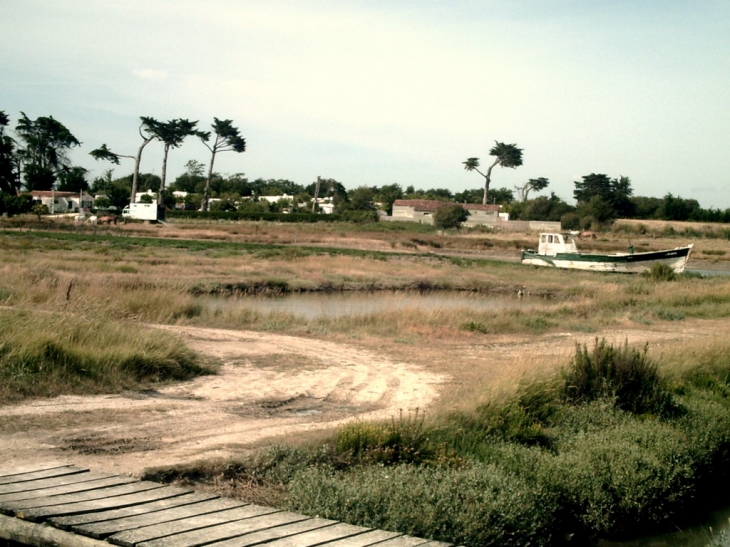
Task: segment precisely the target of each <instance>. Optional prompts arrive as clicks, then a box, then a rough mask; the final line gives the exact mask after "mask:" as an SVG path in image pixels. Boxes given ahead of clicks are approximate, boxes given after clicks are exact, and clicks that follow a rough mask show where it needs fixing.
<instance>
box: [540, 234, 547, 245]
mask: <svg viewBox="0 0 730 547" xmlns="http://www.w3.org/2000/svg"><path fill="white" fill-rule="evenodd" d="M546 241H547V236H546V235H545V234H542V236H541V237H540V242H541V243H545V242H546Z"/></svg>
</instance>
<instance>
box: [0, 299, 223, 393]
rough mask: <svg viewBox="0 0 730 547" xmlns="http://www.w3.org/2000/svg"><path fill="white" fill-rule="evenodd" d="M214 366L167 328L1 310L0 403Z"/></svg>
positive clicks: (129, 384) (133, 383) (113, 387)
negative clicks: (153, 328) (158, 328)
mask: <svg viewBox="0 0 730 547" xmlns="http://www.w3.org/2000/svg"><path fill="white" fill-rule="evenodd" d="M211 372H213V369H212V368H211V367H210V366H206V365H205V364H203V363H201V361H200V359H199V358H198V357H197V355H196V354H194V353H193V352H191V351H190V350H189V349H187V348H186V347H185V346H184V345H183V344H182V343H181V342H180V340H179V339H177V337H175V336H173V335H170V334H168V333H165V332H160V331H156V330H150V329H149V328H145V327H143V326H139V325H134V324H128V323H121V322H113V321H109V320H99V321H93V320H89V319H84V318H81V317H78V316H74V315H69V314H60V313H58V314H52V313H47V314H46V313H44V314H41V313H32V312H28V311H18V310H0V403H8V402H12V401H16V400H19V399H22V398H24V397H48V396H54V395H59V394H62V393H102V392H116V391H120V390H122V389H130V388H136V387H139V386H141V385H145V384H149V383H158V382H165V381H170V380H184V379H188V378H192V377H194V376H197V375H200V374H208V373H211Z"/></svg>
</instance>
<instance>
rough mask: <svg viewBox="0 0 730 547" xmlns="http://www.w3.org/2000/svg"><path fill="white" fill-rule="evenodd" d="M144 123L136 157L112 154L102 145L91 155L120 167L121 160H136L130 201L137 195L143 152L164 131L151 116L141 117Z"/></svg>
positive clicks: (140, 130) (140, 132)
mask: <svg viewBox="0 0 730 547" xmlns="http://www.w3.org/2000/svg"><path fill="white" fill-rule="evenodd" d="M139 119H140V120H141V121H142V123H141V124H140V126H139V136H140V137H142V144H141V146H140V147H139V149H138V150H137V155H136V156H129V155H124V154H117V153H115V152H112V151H111V150H110V149H109V148H108V147H107V145H106V144H102V145H101V146H100V147H99V148H97V149H96V150H92V151H91V152H89V154H90V155H91V156H92V157H93V158H94V159H96V160H106V161H110V162H112V163H114V164H116V165H119V158H130V159H133V160H134V173H133V174H132V189H131V191H130V195H131V198H130V201H134V198H135V196H136V194H137V179H138V177H139V165H140V163H141V162H142V151H143V150H144V147H145V146H147V145H148V144H149V143H151V142H152V141H153V140H155V139H156V138H157V134H158V133H160V132H161V131H162V125H163V124H161V123H160V122H158V121H157V120H156V119H154V118H150V117H149V116H140V118H139Z"/></svg>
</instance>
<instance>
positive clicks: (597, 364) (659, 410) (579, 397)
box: [563, 339, 673, 414]
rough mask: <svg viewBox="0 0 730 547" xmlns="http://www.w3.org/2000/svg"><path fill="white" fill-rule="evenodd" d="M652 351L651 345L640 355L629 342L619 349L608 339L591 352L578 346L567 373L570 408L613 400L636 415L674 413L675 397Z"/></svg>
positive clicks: (566, 393) (564, 394)
mask: <svg viewBox="0 0 730 547" xmlns="http://www.w3.org/2000/svg"><path fill="white" fill-rule="evenodd" d="M648 350H649V346H648V345H646V346H644V350H643V351H640V350H637V349H635V348H631V347H629V344H628V342H624V344H623V345H621V346H618V347H615V346H613V345H612V344H609V343H608V342H607V341H606V340H605V339H602V340H598V339H596V340H595V343H594V345H593V348H592V349H591V350H589V349H588V346H587V345H585V344H584V345H583V346H580V345H578V346H576V350H575V355H574V356H573V359H572V360H571V362H570V365H569V366H568V367H567V368H566V369H565V371H564V387H563V397H565V399H566V401H567V402H569V403H570V404H580V403H583V402H588V401H593V400H596V399H608V400H613V401H614V404H615V405H616V407H617V408H620V409H622V410H627V411H629V412H632V413H634V414H643V413H647V412H648V413H653V414H664V413H666V412H668V411H670V410H671V409H672V408H673V405H672V399H671V394H670V392H669V389H668V388H667V385H666V382H665V381H664V379H663V378H662V377H661V376H660V375H659V370H658V367H657V365H656V363H654V362H653V361H652V360H651V359H650V358H649V356H648Z"/></svg>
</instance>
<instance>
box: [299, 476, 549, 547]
mask: <svg viewBox="0 0 730 547" xmlns="http://www.w3.org/2000/svg"><path fill="white" fill-rule="evenodd" d="M289 507H290V509H292V510H294V511H300V512H303V513H306V514H310V515H319V516H320V517H323V518H330V519H336V520H343V521H345V522H349V523H353V524H359V525H361V526H368V527H373V528H380V529H385V530H393V531H398V532H402V533H406V534H410V535H413V536H417V537H423V538H431V539H436V540H442V541H449V542H453V543H456V544H457V545H475V546H476V545H500V546H505V547H507V546H513V545H514V546H518V545H519V546H521V547H523V546H529V545H546V544H549V543H551V541H552V539H553V538H552V536H551V533H552V531H553V528H554V523H553V519H554V515H555V512H556V511H557V507H556V502H555V499H554V497H553V496H551V495H549V494H547V493H546V492H545V491H544V490H540V489H538V488H535V487H534V486H531V485H530V484H528V483H527V482H525V481H524V480H522V479H520V478H519V477H517V476H515V475H513V474H511V473H507V472H505V471H504V470H501V469H499V468H497V467H495V466H493V465H486V466H475V467H471V468H468V469H446V468H428V467H417V466H413V465H398V466H395V467H386V468H384V467H366V468H357V469H355V470H353V471H351V472H348V473H334V472H332V471H331V470H328V469H323V468H313V469H309V470H307V471H305V472H304V473H302V474H301V475H299V476H298V477H297V478H296V479H295V480H294V481H293V482H292V484H291V487H290V493H289Z"/></svg>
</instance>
